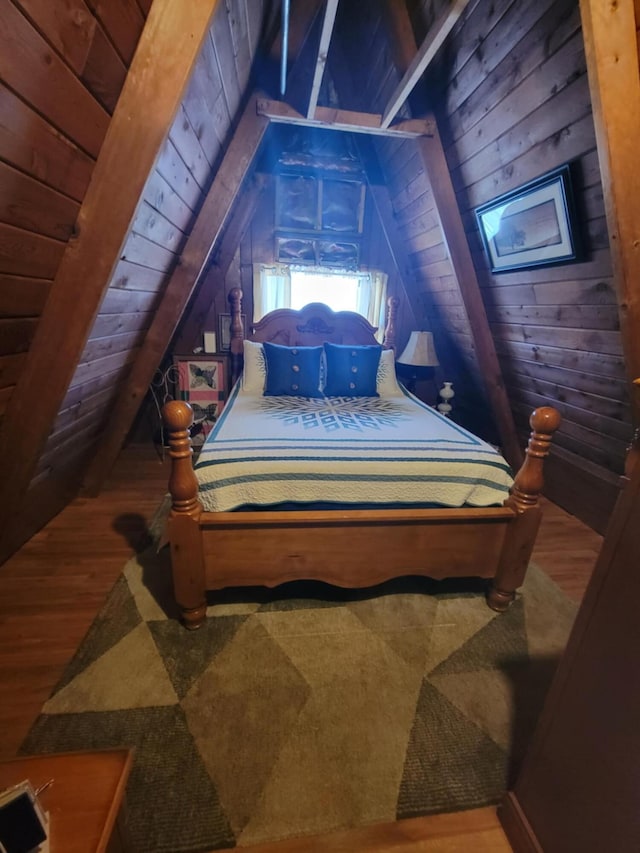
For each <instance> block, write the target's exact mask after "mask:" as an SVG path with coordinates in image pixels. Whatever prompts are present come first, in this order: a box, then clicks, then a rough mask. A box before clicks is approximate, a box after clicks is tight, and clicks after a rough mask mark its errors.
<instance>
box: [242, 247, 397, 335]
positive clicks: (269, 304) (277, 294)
mask: <svg viewBox="0 0 640 853" xmlns="http://www.w3.org/2000/svg"><path fill="white" fill-rule="evenodd" d="M296 269H298V268H296ZM308 272H313V273H314V274H315V275H316V277H317V276H318V275H319V274H320V275H323V274H324V275H328V276H330V275H337V273H335V272H333V273H331V272H326V271H320V270H314V269H309V270H308ZM345 275H348V276H349V277H353V276H354V273H345ZM355 276H357V295H356V304H355V305H354V306H353V308H352V310H353V311H357V312H358V314H362V316H363V317H366V318H367V320H368V321H369V322H370V323H371V325H372V326H377V327H378V332H377V333H376V338H377V339H378V340H379V341H380V342H382V339H383V337H384V324H385V320H386V305H387V274H386V273H384V272H380V271H379V270H370V271H369V272H361V273H355ZM318 301H321V298H320V297H318ZM290 307H291V271H290V267H289V265H288V264H254V265H253V322H254V323H256V322H257V321H258V320H260V319H261V318H262V317H264V315H265V314H268V313H269V311H273V310H274V309H275V308H290ZM330 307H334V306H330ZM334 310H335V307H334Z"/></svg>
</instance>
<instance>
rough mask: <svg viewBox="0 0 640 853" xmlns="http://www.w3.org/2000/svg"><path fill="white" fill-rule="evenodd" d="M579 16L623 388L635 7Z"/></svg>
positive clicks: (635, 243) (635, 254)
mask: <svg viewBox="0 0 640 853" xmlns="http://www.w3.org/2000/svg"><path fill="white" fill-rule="evenodd" d="M634 7H635V8H634ZM580 14H581V16H582V32H583V36H584V43H585V49H586V57H587V72H588V76H589V88H590V91H591V104H592V108H593V121H594V125H595V130H596V139H597V142H598V160H599V163H600V173H601V175H602V188H603V192H604V201H605V211H606V216H607V225H608V229H609V243H610V248H611V260H612V264H613V271H614V280H615V285H616V292H617V297H618V311H619V315H620V330H621V334H622V346H623V350H624V356H625V366H626V372H627V378H628V381H629V383H630V385H631V383H633V380H634V379H635V378H636V377H637V376H640V222H639V220H638V199H639V198H640V172H639V171H638V165H637V163H638V151H637V149H638V139H639V138H640V82H639V77H638V66H639V64H640V58H639V55H638V42H637V32H638V27H639V26H640V21H639V20H638V17H640V7H639V6H638V3H635V4H634V2H633V0H621V2H619V3H602V2H598V0H580ZM630 399H631V404H632V410H633V416H634V422H635V424H636V426H638V424H640V395H639V394H637V393H634V392H633V391H631V392H630Z"/></svg>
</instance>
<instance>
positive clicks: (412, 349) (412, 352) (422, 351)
mask: <svg viewBox="0 0 640 853" xmlns="http://www.w3.org/2000/svg"><path fill="white" fill-rule="evenodd" d="M398 363H399V364H411V365H413V366H414V367H437V366H438V365H439V364H440V362H439V361H438V356H437V355H436V347H435V344H434V343H433V334H432V333H431V332H411V335H410V337H409V340H408V342H407V345H406V347H405V348H404V350H403V351H402V355H401V356H400V358H398Z"/></svg>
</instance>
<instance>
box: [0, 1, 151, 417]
mask: <svg viewBox="0 0 640 853" xmlns="http://www.w3.org/2000/svg"><path fill="white" fill-rule="evenodd" d="M149 5H150V0H139V1H138V0H118V2H114V3H109V4H105V3H100V2H98V0H86V2H85V0H68V2H66V3H65V4H60V3H52V2H51V1H50V0H14V2H11V0H0V417H1V416H2V414H3V412H4V411H5V410H6V407H7V405H8V404H9V401H10V398H11V393H12V391H13V387H14V385H15V383H16V381H17V378H18V376H19V375H20V371H21V368H22V365H23V363H24V359H25V354H26V352H27V351H28V348H29V345H30V342H31V340H32V337H33V333H34V331H35V328H36V325H37V322H38V317H39V316H40V313H41V311H42V308H43V306H44V304H45V302H46V299H47V294H48V291H49V287H50V284H51V281H52V280H53V278H54V276H55V273H56V270H57V268H58V264H59V263H60V260H61V258H62V253H63V252H64V249H65V245H66V243H67V241H68V239H69V237H70V236H71V235H72V233H73V229H74V223H75V219H76V216H77V213H78V211H79V209H80V205H81V203H82V200H83V198H84V194H85V192H86V189H87V187H88V185H89V181H90V179H91V174H92V171H93V166H94V164H95V161H96V158H97V156H98V153H99V151H100V147H101V145H102V141H103V139H104V135H105V133H106V131H107V127H108V126H109V120H110V115H111V113H112V112H113V109H114V108H115V105H116V102H117V100H118V96H119V94H120V90H121V89H122V86H123V84H124V80H125V77H126V74H127V68H128V66H129V64H130V62H131V59H132V57H133V54H134V51H135V48H136V45H137V43H138V39H139V37H140V33H141V32H142V28H143V26H144V22H145V16H146V13H147V11H148V7H149ZM36 396H37V395H36V394H35V393H34V403H35V402H36V399H35V398H36Z"/></svg>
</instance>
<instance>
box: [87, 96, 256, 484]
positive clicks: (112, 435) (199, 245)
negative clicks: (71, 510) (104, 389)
mask: <svg viewBox="0 0 640 853" xmlns="http://www.w3.org/2000/svg"><path fill="white" fill-rule="evenodd" d="M256 100H257V99H256V96H255V95H254V96H252V97H251V98H250V99H249V102H248V104H247V106H246V108H245V110H244V112H243V114H242V117H241V119H240V122H239V124H238V126H237V128H236V130H235V133H234V135H233V139H232V140H231V143H230V144H229V147H228V148H227V151H226V153H225V155H224V159H223V161H222V163H221V165H220V168H219V169H218V172H217V174H216V176H215V178H214V181H213V183H212V185H211V188H210V190H209V192H208V193H207V196H206V198H205V200H204V203H203V205H202V207H201V209H200V213H199V214H198V216H197V218H196V221H195V223H194V226H193V229H192V231H191V234H190V235H189V238H188V239H187V242H186V243H185V246H184V249H183V251H182V255H181V257H180V263H179V264H178V265H177V266H176V268H175V269H174V271H173V273H172V275H171V278H170V279H169V282H168V284H167V287H166V288H165V291H164V295H163V297H162V301H161V302H160V305H159V306H158V308H157V310H156V313H155V316H154V318H153V322H152V323H151V326H150V327H149V331H148V332H147V336H146V338H145V342H144V344H143V345H142V347H141V349H140V352H139V354H138V357H137V359H136V361H135V362H134V364H133V367H132V368H131V373H130V374H129V376H128V378H127V380H126V382H125V383H124V388H123V390H122V391H121V393H120V395H119V397H118V401H117V403H116V406H115V408H114V410H113V412H112V415H111V418H110V421H109V424H108V426H107V429H106V430H105V434H104V438H103V441H102V443H101V445H100V447H99V448H98V451H97V453H96V455H95V457H94V459H93V462H92V464H91V467H90V468H89V471H88V473H87V476H86V478H85V488H86V489H87V491H88V492H89V493H90V494H95V493H96V492H97V491H99V489H100V487H101V485H102V482H103V480H104V478H105V477H106V476H107V475H108V473H109V471H110V470H111V467H112V465H113V463H114V462H115V460H116V457H117V455H118V453H119V452H120V448H121V447H122V445H123V443H124V440H125V438H126V436H127V433H128V431H129V429H130V427H131V424H132V423H133V419H134V417H135V415H136V413H137V411H138V408H139V407H140V404H141V402H142V400H143V399H144V396H145V394H146V392H147V389H148V387H149V383H150V382H151V379H152V377H153V373H154V371H155V370H156V368H157V366H158V364H159V363H160V360H161V359H162V356H163V355H164V353H165V351H166V349H167V347H168V345H169V343H170V341H171V337H172V335H173V333H174V332H175V329H176V326H177V324H178V322H179V321H180V317H181V316H182V312H183V311H184V308H185V306H186V304H187V302H188V301H189V298H190V296H191V294H192V292H193V289H194V287H195V286H196V283H197V282H198V279H199V277H200V274H201V272H202V269H203V268H204V266H205V264H206V263H207V260H208V258H209V255H210V254H211V251H212V250H213V248H214V246H215V245H216V242H217V241H218V239H219V237H220V234H221V233H222V230H223V228H224V226H225V224H226V222H227V220H228V217H229V214H230V211H231V209H232V206H233V204H234V201H235V199H236V196H237V195H238V192H239V190H240V187H241V185H242V181H243V179H244V177H245V175H246V173H247V170H248V169H249V167H250V166H251V163H252V162H253V159H254V157H255V155H256V153H257V151H258V148H259V146H260V143H261V141H262V137H263V136H264V133H265V131H266V129H267V126H268V124H269V122H268V120H267V119H266V118H264V116H262V115H260V114H259V113H258V112H257V111H256Z"/></svg>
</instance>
